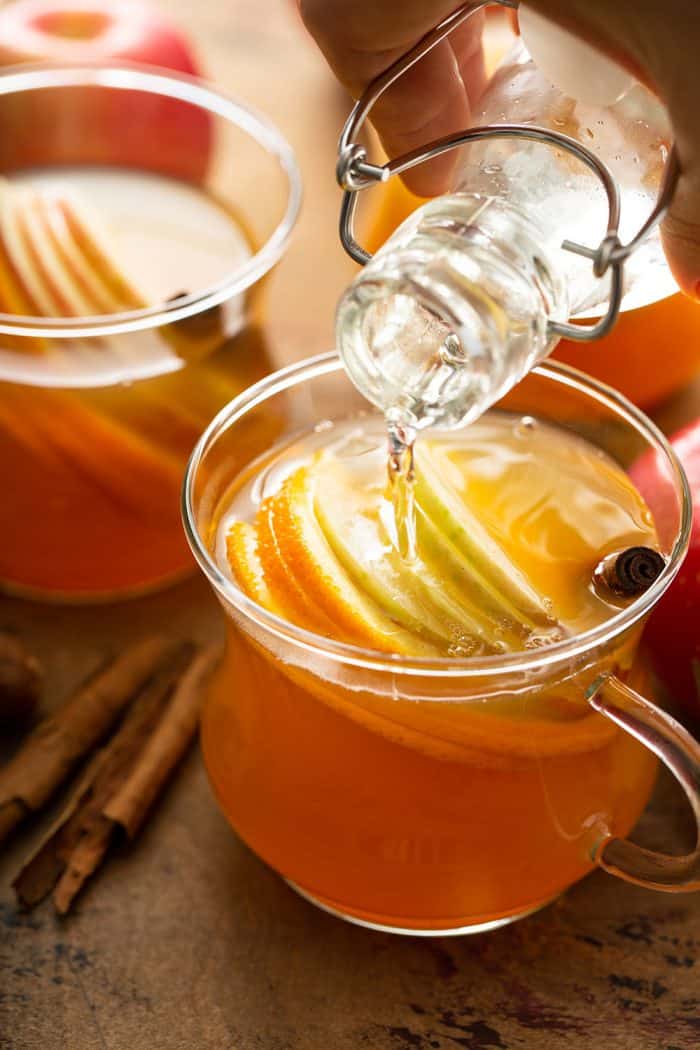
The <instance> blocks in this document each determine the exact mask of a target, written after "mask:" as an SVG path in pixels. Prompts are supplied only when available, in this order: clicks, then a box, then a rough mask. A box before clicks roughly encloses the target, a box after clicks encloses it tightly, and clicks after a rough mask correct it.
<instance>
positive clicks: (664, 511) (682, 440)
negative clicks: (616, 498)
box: [630, 419, 700, 720]
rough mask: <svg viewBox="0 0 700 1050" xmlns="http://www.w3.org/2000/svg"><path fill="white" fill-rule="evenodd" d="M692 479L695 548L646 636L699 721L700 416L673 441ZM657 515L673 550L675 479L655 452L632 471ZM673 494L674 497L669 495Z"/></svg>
mask: <svg viewBox="0 0 700 1050" xmlns="http://www.w3.org/2000/svg"><path fill="white" fill-rule="evenodd" d="M670 441H671V444H672V445H673V447H674V449H675V451H676V453H677V455H678V457H679V459H680V461H681V463H682V464H683V466H684V468H685V472H686V474H687V476H688V481H689V482H690V490H691V494H692V499H693V527H692V532H691V538H690V548H689V550H688V554H687V557H686V559H685V561H684V562H683V565H682V566H681V569H680V572H679V573H678V576H677V577H676V579H675V580H674V581H673V583H672V584H671V586H670V587H669V589H668V591H667V592H666V594H665V595H664V596H663V598H662V599H661V601H660V602H659V603H658V605H657V606H656V608H655V609H654V611H653V612H652V614H651V617H650V618H649V622H648V623H647V626H646V628H645V631H644V640H645V644H646V647H647V649H648V651H649V655H650V657H651V662H652V666H653V668H654V671H655V672H656V674H657V675H658V677H659V679H660V680H661V682H662V683H663V684H664V686H665V687H666V688H667V689H668V692H669V694H670V695H671V696H672V697H673V699H674V700H676V701H678V703H679V704H681V705H682V706H683V708H684V710H686V711H687V712H688V714H689V715H690V717H691V718H693V719H694V720H698V719H700V419H699V420H696V421H695V422H694V423H691V424H690V425H689V426H687V427H684V428H683V429H682V430H680V431H678V433H677V434H674V435H673V437H671V439H670ZM630 474H631V476H632V479H633V480H634V482H635V484H636V485H637V487H638V488H639V490H640V492H641V493H642V495H643V496H644V498H645V499H646V501H647V503H648V505H649V507H650V509H651V511H652V513H653V514H654V517H655V520H656V525H657V529H658V531H659V538H660V540H661V542H662V545H663V546H665V547H666V548H668V546H669V545H670V543H671V542H672V541H673V537H674V536H675V533H676V529H677V518H678V514H677V510H676V509H675V506H674V504H675V500H674V499H673V496H672V484H671V479H670V478H669V477H668V472H667V470H665V469H664V468H663V466H662V461H661V460H660V459H659V458H658V457H657V456H656V455H655V454H654V453H652V452H650V453H647V454H646V455H644V456H642V457H641V459H639V460H638V461H637V463H635V465H634V466H633V468H632V470H631V471H630ZM669 497H670V498H669Z"/></svg>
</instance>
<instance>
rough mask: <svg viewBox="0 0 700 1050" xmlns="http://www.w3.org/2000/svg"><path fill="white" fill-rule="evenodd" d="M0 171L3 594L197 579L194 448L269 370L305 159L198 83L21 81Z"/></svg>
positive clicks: (54, 593) (6, 78) (128, 589)
mask: <svg viewBox="0 0 700 1050" xmlns="http://www.w3.org/2000/svg"><path fill="white" fill-rule="evenodd" d="M6 177H7V180H8V181H7V182H5V181H4V180H5V178H6ZM0 178H1V179H2V195H1V196H0V208H1V209H2V223H0V231H1V233H2V239H0V247H1V249H2V250H1V251H0V311H10V310H12V311H13V312H2V313H0V489H1V490H2V492H3V493H4V496H3V499H2V501H0V587H4V588H6V589H8V590H11V591H13V592H17V593H20V594H23V595H28V596H31V597H41V598H49V599H61V600H73V601H74V600H95V599H102V598H114V597H122V596H124V595H128V594H132V593H140V592H142V591H145V590H149V589H152V588H154V587H156V586H160V585H163V584H165V583H168V582H170V581H172V580H173V579H176V578H177V577H179V576H181V575H182V574H183V573H184V572H188V571H191V570H192V569H193V568H194V566H193V562H192V558H191V555H190V552H189V550H188V548H187V544H186V543H185V540H184V537H183V535H182V527H181V523H180V513H179V493H180V488H181V484H182V476H183V473H184V469H185V464H186V462H187V458H188V456H189V454H190V452H191V450H192V447H193V445H194V444H195V442H196V440H197V438H198V437H199V435H200V434H201V432H202V429H203V427H204V426H205V425H206V424H207V422H208V421H209V420H210V419H211V418H212V416H213V415H214V414H215V413H216V412H218V411H219V410H220V408H221V407H222V406H223V405H225V404H227V403H228V402H229V401H230V400H231V398H232V397H234V396H235V395H236V394H237V393H239V392H240V391H241V390H243V389H246V388H247V387H248V386H250V385H251V384H252V383H254V382H255V381H256V380H258V379H260V378H261V377H262V376H263V375H265V374H266V372H267V371H269V358H268V355H267V352H266V347H265V343H264V341H263V338H262V335H261V329H260V302H259V297H258V296H257V294H254V292H253V289H254V286H257V285H259V282H260V280H261V278H262V277H263V276H264V275H265V274H266V273H267V272H268V271H269V270H270V269H271V267H272V266H273V265H274V264H275V263H276V262H277V260H278V259H279V258H280V256H281V254H282V252H283V251H284V249H285V246H286V244H287V241H288V239H289V235H290V233H291V230H292V227H293V225H294V221H295V219H296V215H297V213H298V209H299V203H300V195H301V187H300V178H299V173H298V169H297V166H296V162H295V159H294V156H293V153H292V150H291V148H290V146H289V145H288V144H287V142H286V141H285V140H284V138H283V137H282V136H281V135H280V133H279V132H278V131H277V129H276V128H275V127H273V126H272V125H271V124H270V123H269V122H268V121H267V120H266V119H265V118H264V117H261V116H258V115H257V114H255V113H253V112H252V111H251V110H249V109H248V108H247V107H246V106H245V105H242V104H241V103H239V102H236V101H234V100H233V99H230V98H228V97H226V96H224V95H222V94H220V93H219V92H217V91H215V90H213V89H211V88H210V87H208V86H207V85H206V84H204V83H202V82H200V81H197V80H196V79H194V78H191V77H186V76H178V75H176V74H171V73H166V72H164V71H162V70H156V69H149V68H148V67H144V66H140V67H137V66H133V67H128V66H127V67H116V66H107V65H85V66H80V65H79V66H60V65H59V66H53V65H52V66H46V67H43V66H31V67H21V68H20V67H13V68H12V69H10V70H9V71H7V72H4V73H2V74H1V75H0ZM17 187H19V193H20V194H22V193H24V196H23V197H21V198H20V197H17V195H16V189H17ZM76 195H77V198H78V203H77V204H76ZM8 200H9V201H11V206H10V205H8V203H7V202H8ZM85 206H89V207H90V209H91V210H90V213H89V216H90V217H89V221H88V218H87V217H86V216H87V213H84V208H85ZM8 207H11V209H13V210H14V211H12V210H8ZM21 209H24V210H21ZM81 209H82V211H81ZM13 214H14V220H13V221H14V223H15V230H16V231H17V230H20V232H21V234H22V235H23V237H24V241H23V242H20V241H19V240H18V238H17V237H15V238H14V240H12V241H10V240H9V239H8V238H9V233H8V231H9V230H10V226H9V225H8V223H9V222H10V219H12V215H13ZM94 220H99V221H100V223H101V224H102V225H104V223H105V222H107V220H108V222H109V225H108V230H109V234H110V237H111V238H113V239H114V238H117V239H116V240H115V241H114V244H112V240H110V241H109V251H107V249H106V248H105V247H104V245H105V243H106V242H105V241H104V240H102V241H101V240H100V237H99V236H98V237H97V240H95V236H96V233H97V228H95V229H93V228H92V223H93V222H94ZM102 220H104V222H103V221H102ZM22 223H23V225H22ZM86 231H87V232H86ZM21 243H24V246H25V251H24V252H23V253H22V251H21ZM113 248H117V249H118V252H117V256H115V257H112V256H111V255H110V254H109V253H110V252H112V249H113ZM32 253H33V254H32ZM120 253H121V254H120ZM8 261H9V264H10V265H8ZM255 292H257V288H255ZM110 304H111V305H110ZM115 304H117V306H116V307H115Z"/></svg>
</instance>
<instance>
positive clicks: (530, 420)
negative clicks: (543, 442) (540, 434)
mask: <svg viewBox="0 0 700 1050" xmlns="http://www.w3.org/2000/svg"><path fill="white" fill-rule="evenodd" d="M536 430H537V420H536V419H535V418H534V417H533V416H522V417H521V419H519V420H518V422H517V423H516V424H515V426H514V427H513V433H514V434H515V436H516V437H518V438H529V437H532V435H533V434H534V432H535V431H536Z"/></svg>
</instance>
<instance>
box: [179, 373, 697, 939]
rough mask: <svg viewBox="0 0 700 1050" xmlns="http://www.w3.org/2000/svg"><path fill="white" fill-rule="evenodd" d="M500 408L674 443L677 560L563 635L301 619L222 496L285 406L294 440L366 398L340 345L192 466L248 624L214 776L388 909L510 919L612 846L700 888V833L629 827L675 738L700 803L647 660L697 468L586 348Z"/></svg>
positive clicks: (584, 429)
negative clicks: (236, 532) (500, 649)
mask: <svg viewBox="0 0 700 1050" xmlns="http://www.w3.org/2000/svg"><path fill="white" fill-rule="evenodd" d="M501 407H503V408H507V409H508V410H509V411H517V412H521V413H523V414H528V415H533V416H537V417H539V418H540V419H545V420H547V419H549V420H550V421H554V422H556V423H558V424H559V425H560V426H566V427H569V428H571V429H573V430H575V431H576V432H578V433H580V434H582V435H584V436H585V437H587V438H588V439H589V440H592V441H594V442H595V443H596V444H597V445H598V446H599V447H601V448H602V449H604V450H605V451H606V452H607V453H608V454H610V455H612V456H614V458H615V459H617V460H618V462H620V463H621V464H622V465H623V466H625V467H627V466H628V465H629V464H630V463H632V462H633V461H634V460H636V458H637V457H638V456H639V455H641V454H643V453H647V454H651V455H655V456H656V458H657V467H658V488H657V489H656V491H655V492H654V493H653V494H650V493H645V496H646V498H647V502H648V503H649V504H650V508H651V510H652V512H653V513H654V515H655V518H656V521H657V527H658V529H659V535H660V542H661V546H662V548H663V551H664V554H665V555H666V557H667V565H666V568H665V569H664V571H663V573H662V575H661V576H660V577H659V579H658V580H657V581H656V582H655V583H654V584H653V586H652V587H651V588H650V589H649V590H648V591H647V592H646V593H645V594H644V595H643V596H641V597H640V598H637V599H636V600H635V601H634V602H633V603H632V604H631V605H629V606H628V607H626V608H624V609H621V610H620V612H618V613H616V614H615V615H613V616H612V617H611V619H609V620H608V621H607V622H605V623H604V624H602V625H600V626H599V627H597V628H595V629H594V630H591V631H589V632H587V633H586V634H584V635H580V636H578V637H574V638H571V639H567V640H566V641H564V642H561V643H557V644H555V645H552V646H550V647H548V648H546V649H544V650H542V649H540V650H538V651H530V652H522V653H516V654H514V655H508V656H496V657H483V658H472V659H466V660H464V659H463V660H456V659H449V660H448V659H443V660H432V661H428V660H421V659H409V658H406V657H403V656H387V655H386V654H380V653H377V652H373V651H368V650H367V651H366V650H361V649H359V648H356V647H354V646H349V645H345V644H341V643H339V642H335V641H333V640H330V639H328V638H322V637H319V636H316V635H314V634H311V633H309V632H307V631H305V630H302V629H300V628H297V627H295V626H293V625H291V624H289V623H287V622H284V621H283V620H280V619H279V618H278V617H276V616H275V615H273V614H272V613H269V612H267V611H266V610H264V609H263V608H261V607H260V606H258V605H256V603H255V602H253V601H252V600H250V599H249V598H248V597H247V596H246V595H244V594H243V593H242V592H241V591H240V589H239V588H238V587H237V586H236V585H235V584H234V582H233V581H232V580H231V578H229V577H228V576H227V575H226V573H224V572H222V570H221V568H220V567H219V565H218V564H217V562H216V560H215V557H214V555H213V548H214V543H215V533H216V525H217V506H218V504H219V502H220V501H221V500H222V499H224V498H225V494H226V493H227V491H228V490H229V489H230V486H231V484H232V481H233V480H234V479H235V478H236V477H237V476H238V475H239V474H240V473H241V472H246V474H248V472H249V471H250V469H251V464H252V463H253V462H254V460H255V459H256V457H257V456H259V455H261V454H262V453H264V452H265V451H266V443H267V441H268V440H269V435H270V433H271V429H270V428H271V426H272V427H274V428H275V429H276V430H277V432H278V435H279V436H280V439H281V440H282V441H283V443H286V441H287V440H291V439H292V438H293V437H294V436H298V435H299V433H300V432H303V431H304V430H307V429H308V428H311V427H314V426H316V425H318V424H319V422H322V421H324V420H328V419H332V420H336V419H339V418H343V417H347V416H349V415H350V416H352V415H354V414H356V413H359V412H362V410H363V408H364V409H366V403H364V402H362V400H361V399H360V397H359V395H357V393H356V392H355V391H354V390H353V388H352V387H351V386H350V384H349V382H348V380H347V378H346V377H345V375H344V373H343V371H342V368H341V365H340V363H339V360H338V358H337V356H336V355H334V354H329V355H325V356H323V357H320V358H315V359H312V360H310V361H308V362H306V363H303V364H301V365H297V366H293V367H291V368H288V369H284V370H283V371H281V372H278V373H276V374H274V375H272V376H270V377H269V378H267V379H266V380H263V381H262V382H261V383H258V384H256V386H254V387H253V388H252V389H251V390H249V391H247V392H246V393H244V394H242V395H241V396H239V397H238V398H237V399H236V400H234V401H233V402H232V403H231V404H230V405H229V406H228V407H227V408H226V409H224V410H223V411H222V412H221V413H220V414H219V416H218V417H217V418H216V419H215V420H214V421H213V422H212V424H211V425H210V427H209V428H208V429H207V431H206V432H205V434H204V435H203V437H202V439H201V440H200V442H199V444H198V445H197V447H196V449H195V451H194V453H193V456H192V459H191V461H190V465H189V467H188V471H187V476H186V479H185V487H184V497H183V499H184V503H183V514H184V519H185V528H186V531H187V534H188V539H189V542H190V544H191V546H192V549H193V551H194V554H195V557H196V558H197V560H198V562H199V564H200V567H201V568H202V569H203V571H204V573H205V575H206V576H207V578H208V580H209V582H210V584H211V585H212V587H213V588H214V591H215V593H216V595H217V597H218V599H219V601H220V602H221V604H222V606H223V608H224V611H225V614H226V621H227V626H228V640H227V656H226V659H225V661H224V664H223V666H222V668H221V670H220V672H219V674H218V677H217V679H216V682H215V684H214V687H213V689H212V693H211V696H210V698H209V701H208V704H207V706H206V708H205V713H204V717H203V724H202V747H203V752H204V759H205V764H206V767H207V770H208V774H209V777H210V780H211V783H212V786H213V789H214V791H215V793H216V796H217V798H218V801H219V803H220V805H221V807H222V809H223V811H224V813H225V814H226V816H227V817H228V819H229V820H230V822H231V824H232V825H233V827H234V829H235V830H236V832H237V833H238V834H239V835H240V837H241V838H242V839H243V840H244V841H245V842H246V843H247V844H248V845H249V846H250V847H251V848H252V849H253V850H254V851H255V852H256V853H257V854H258V855H259V856H260V857H261V858H262V859H263V860H265V861H266V862H267V863H268V864H269V865H270V866H271V867H272V868H274V869H275V870H276V871H277V872H279V873H280V874H281V875H282V876H283V877H284V878H285V879H287V880H288V881H289V882H290V883H291V884H292V885H293V886H294V888H295V889H297V890H298V891H299V892H301V893H302V895H304V896H306V897H308V898H310V899H311V900H313V901H314V902H315V903H316V904H318V905H319V906H321V907H322V908H324V909H326V910H328V911H331V912H332V913H334V914H336V915H339V916H341V917H343V918H345V919H348V920H350V921H353V922H357V923H360V924H362V925H365V926H369V927H372V928H377V929H385V930H390V931H393V932H404V933H411V934H416V933H419V934H426V935H427V934H430V933H436V934H446V933H464V932H478V931H482V930H486V929H493V928H495V927H497V926H499V925H501V924H503V923H506V922H509V921H512V920H514V919H517V918H520V917H522V916H524V915H527V914H528V913H530V912H531V911H533V910H535V909H537V908H539V907H541V906H543V905H544V904H546V903H547V902H548V901H550V900H551V899H552V898H553V897H555V896H556V895H558V894H559V893H561V892H562V891H563V890H565V889H566V888H567V887H568V886H569V885H571V884H572V883H573V882H575V881H576V880H577V879H579V878H581V877H582V876H584V875H585V874H586V873H588V872H589V871H591V870H592V869H593V868H594V867H595V866H596V865H599V866H601V867H603V868H605V869H606V870H608V871H610V872H612V873H613V874H616V875H619V876H621V877H622V878H625V879H628V880H630V881H632V882H636V883H638V884H641V885H648V886H653V887H655V888H658V889H666V890H675V889H692V888H695V889H698V888H700V850H698V849H696V851H695V852H694V853H693V854H691V855H689V856H686V857H665V856H661V855H659V854H655V853H651V852H648V851H646V850H643V849H641V848H640V847H638V846H636V845H634V844H632V843H631V842H629V841H627V840H626V839H625V838H624V836H626V835H627V834H628V832H629V831H630V829H631V828H632V827H633V826H634V824H635V823H636V821H637V819H638V817H639V816H640V814H641V812H642V810H643V809H644V807H645V806H646V804H647V801H648V799H649V796H650V793H651V790H652V786H653V783H654V779H655V775H656V770H657V757H656V756H659V757H660V758H661V759H662V760H663V761H664V762H665V763H666V764H667V765H668V766H669V767H670V768H671V769H672V771H673V772H674V773H675V775H676V776H677V778H678V779H679V781H680V782H681V784H682V786H683V788H684V790H685V792H686V795H687V796H688V798H689V800H690V802H691V805H692V806H693V809H694V812H695V814H696V817H697V818H698V821H699V823H700V746H698V744H697V743H696V742H695V741H694V740H693V739H692V738H691V737H690V736H689V734H688V733H687V732H686V731H685V730H684V729H683V728H682V727H680V726H679V725H678V724H677V723H676V722H675V721H674V720H673V719H672V718H671V717H670V716H669V715H667V714H666V713H664V712H663V711H661V710H660V709H659V708H657V707H655V706H654V705H653V704H652V703H651V702H650V701H648V700H645V699H644V698H643V697H642V696H641V695H640V694H639V693H638V692H637V691H636V689H642V690H646V689H647V688H648V682H647V680H646V675H645V671H644V668H643V666H641V665H640V664H639V663H638V662H637V661H636V660H635V656H636V650H637V643H638V640H639V636H640V633H641V629H642V626H643V622H644V619H645V617H646V615H647V614H648V613H649V611H650V610H651V608H652V607H653V605H654V603H655V602H656V601H657V600H658V599H659V597H660V596H661V595H662V593H663V592H664V591H665V590H666V588H667V587H668V585H669V583H670V582H671V580H672V579H673V577H674V575H675V574H676V572H677V570H678V568H679V565H680V563H681V561H682V559H683V556H684V554H685V550H686V546H687V542H688V534H689V524H690V504H689V498H688V491H687V485H686V481H685V477H684V475H683V472H682V470H681V468H680V466H679V464H678V462H677V460H676V458H675V456H674V453H673V451H672V450H671V448H670V447H669V445H668V444H667V442H666V441H665V439H664V438H663V436H662V435H661V434H660V433H659V431H657V430H656V428H655V427H654V426H653V424H651V423H650V421H649V420H647V419H646V417H644V416H643V415H642V414H641V413H640V412H639V411H638V410H637V409H635V408H634V407H633V406H631V405H630V404H629V403H627V402H626V401H625V400H624V399H623V398H622V397H620V396H618V395H617V394H615V393H614V392H613V391H611V390H609V389H608V388H606V387H603V386H602V385H600V384H598V383H596V382H595V381H592V380H590V379H588V378H586V377H584V376H583V375H582V374H580V373H577V372H575V371H573V370H572V369H569V368H567V367H566V366H562V365H551V364H550V365H546V366H540V367H539V368H537V369H536V370H535V371H534V372H533V373H532V374H531V375H530V376H528V377H527V378H526V379H525V380H524V381H523V383H522V384H521V385H520V386H519V387H518V388H517V389H516V390H515V391H513V392H512V393H511V394H510V395H509V397H508V399H507V403H502V405H501ZM563 712H567V713H566V714H563Z"/></svg>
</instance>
